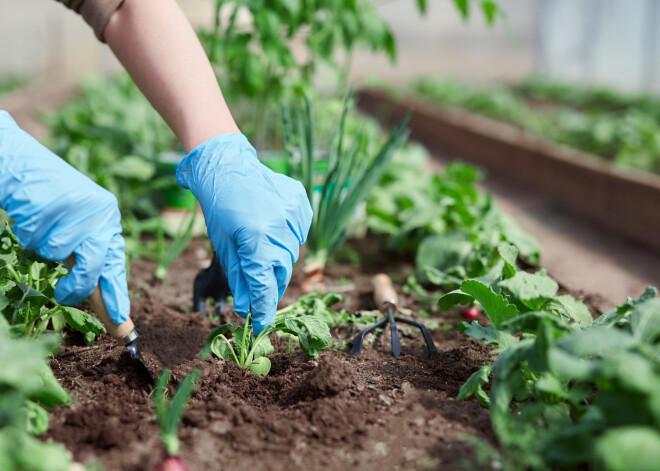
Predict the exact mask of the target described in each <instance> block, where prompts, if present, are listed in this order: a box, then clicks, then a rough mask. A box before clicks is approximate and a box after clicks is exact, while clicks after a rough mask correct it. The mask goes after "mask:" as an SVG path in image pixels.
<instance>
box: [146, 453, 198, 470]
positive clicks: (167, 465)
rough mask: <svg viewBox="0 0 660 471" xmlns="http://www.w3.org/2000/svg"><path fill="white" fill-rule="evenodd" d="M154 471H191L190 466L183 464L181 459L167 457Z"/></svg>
mask: <svg viewBox="0 0 660 471" xmlns="http://www.w3.org/2000/svg"><path fill="white" fill-rule="evenodd" d="M154 471H190V470H189V469H188V466H186V465H185V464H183V461H181V458H179V457H177V456H167V457H166V458H165V459H164V460H163V461H161V462H160V463H158V464H157V465H156V467H155V468H154Z"/></svg>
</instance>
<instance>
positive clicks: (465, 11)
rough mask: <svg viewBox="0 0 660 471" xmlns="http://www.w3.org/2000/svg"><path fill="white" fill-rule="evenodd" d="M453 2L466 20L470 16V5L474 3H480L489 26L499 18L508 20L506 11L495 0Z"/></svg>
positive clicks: (459, 0) (460, 0) (461, 0)
mask: <svg viewBox="0 0 660 471" xmlns="http://www.w3.org/2000/svg"><path fill="white" fill-rule="evenodd" d="M453 2H454V5H455V6H456V9H457V10H458V12H459V13H460V15H461V17H462V18H463V20H465V21H467V20H468V19H469V18H470V5H471V4H472V3H477V4H479V7H480V9H481V13H482V14H483V16H484V20H486V24H487V25H488V26H493V25H494V24H495V21H496V20H497V19H498V18H499V19H500V20H503V21H506V13H505V12H504V10H502V8H500V6H499V5H498V4H497V2H494V1H493V0H453Z"/></svg>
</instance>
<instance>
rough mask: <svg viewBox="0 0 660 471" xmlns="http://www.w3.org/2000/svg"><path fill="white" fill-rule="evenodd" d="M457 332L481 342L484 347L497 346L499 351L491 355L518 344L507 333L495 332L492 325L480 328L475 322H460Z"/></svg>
mask: <svg viewBox="0 0 660 471" xmlns="http://www.w3.org/2000/svg"><path fill="white" fill-rule="evenodd" d="M458 330H459V332H461V333H462V334H466V335H469V336H470V337H472V338H474V339H477V340H483V341H484V343H485V344H486V345H497V346H498V347H499V349H498V351H497V352H493V353H500V352H502V351H504V350H506V349H507V348H509V347H512V346H513V345H515V344H516V343H518V339H516V338H515V337H513V336H512V335H511V334H509V333H508V332H503V331H500V330H497V329H496V328H495V326H494V325H493V324H491V325H489V326H488V327H482V326H480V325H479V323H478V322H477V321H472V322H471V323H469V324H468V323H467V322H461V323H460V324H458Z"/></svg>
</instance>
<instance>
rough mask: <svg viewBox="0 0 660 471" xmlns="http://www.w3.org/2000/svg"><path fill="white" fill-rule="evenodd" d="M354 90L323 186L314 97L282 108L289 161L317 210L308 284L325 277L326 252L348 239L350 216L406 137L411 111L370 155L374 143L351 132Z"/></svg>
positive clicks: (309, 249)
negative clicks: (349, 118)
mask: <svg viewBox="0 0 660 471" xmlns="http://www.w3.org/2000/svg"><path fill="white" fill-rule="evenodd" d="M351 103H352V100H351V97H350V95H349V96H348V97H347V98H346V101H345V103H344V109H343V112H342V117H341V119H340V121H339V124H338V126H337V130H336V131H335V135H334V137H333V141H332V144H331V145H330V149H329V156H328V170H327V171H326V172H325V174H324V175H323V176H322V178H321V179H322V182H321V185H320V188H319V191H316V190H315V187H317V186H319V185H317V182H316V179H317V178H318V176H316V175H314V171H313V170H314V168H315V162H316V157H315V151H316V149H315V135H314V128H315V125H314V117H313V113H312V109H311V104H310V101H309V99H308V98H307V97H305V102H304V106H296V107H293V108H292V109H291V110H289V109H287V108H286V107H283V109H282V115H283V121H284V135H285V142H286V147H287V150H288V151H289V153H290V156H291V163H292V164H293V167H294V168H297V169H298V171H297V173H298V175H296V176H297V177H299V178H300V179H301V181H302V183H303V186H304V187H305V191H306V192H307V197H308V198H309V202H310V204H311V205H312V208H313V209H314V219H313V220H312V227H311V228H310V231H309V236H308V238H307V246H306V247H307V253H306V255H305V273H306V274H307V276H308V279H309V281H310V283H308V284H309V285H310V286H309V287H310V288H312V289H313V288H314V286H313V284H314V283H319V284H320V283H321V282H322V280H323V269H324V267H325V265H326V262H327V261H328V257H329V256H330V255H331V254H332V252H333V251H334V250H336V249H337V247H338V246H339V245H340V244H341V243H342V242H343V241H344V240H345V238H346V232H347V228H348V224H349V221H350V219H351V217H352V216H353V214H354V213H355V211H356V208H357V207H358V206H359V205H360V204H362V203H363V202H364V201H365V199H366V197H367V195H368V194H369V192H370V191H371V189H372V188H373V187H374V186H375V185H376V184H377V183H378V182H379V181H380V179H381V177H382V176H383V174H384V173H385V170H386V169H387V166H388V164H389V162H390V159H391V157H392V154H393V153H394V151H395V150H396V149H398V148H399V147H400V146H401V145H402V144H403V143H404V142H405V141H406V139H407V138H408V134H409V131H408V130H407V129H406V124H407V123H408V120H409V118H410V115H409V114H408V115H406V117H405V118H404V119H403V120H402V121H401V123H399V125H398V126H397V127H396V128H395V129H394V130H393V131H392V132H391V133H390V135H389V137H388V138H387V140H386V141H385V143H384V144H383V145H382V146H381V147H380V149H379V150H378V151H377V152H376V153H375V154H372V152H371V150H372V148H375V147H376V145H375V143H374V142H370V140H371V139H370V135H369V134H367V133H364V132H356V133H351V132H350V131H349V130H348V129H347V127H346V118H347V116H348V113H349V111H350V109H351V107H352V105H351Z"/></svg>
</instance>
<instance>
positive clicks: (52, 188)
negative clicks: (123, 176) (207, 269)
mask: <svg viewBox="0 0 660 471" xmlns="http://www.w3.org/2000/svg"><path fill="white" fill-rule="evenodd" d="M0 207H2V208H3V209H5V210H6V211H7V214H8V216H9V217H11V218H13V219H14V221H15V224H14V227H13V231H14V233H15V234H16V236H17V237H18V240H19V242H20V243H21V245H23V246H25V247H29V248H31V249H34V250H35V251H36V252H37V253H38V254H39V255H41V256H42V257H45V258H47V259H50V260H57V261H61V260H64V259H66V258H67V257H68V256H69V255H71V253H75V255H76V265H75V266H74V267H73V269H72V270H71V273H70V274H69V276H67V277H65V278H62V279H60V280H59V282H58V283H57V286H56V287H55V299H56V300H57V302H59V303H62V304H75V303H77V302H80V301H82V300H83V299H84V298H85V297H87V296H88V295H89V294H90V293H91V292H92V291H93V290H94V288H95V287H96V284H97V283H100V285H101V292H102V293H103V300H104V301H105V305H106V307H107V308H108V313H109V314H110V318H111V319H112V320H113V321H114V322H116V323H117V324H122V323H123V322H125V321H126V319H127V318H128V315H129V311H130V303H129V300H128V288H127V285H126V267H125V258H124V239H123V238H122V236H121V235H120V234H121V224H120V214H119V209H118V208H117V198H115V196H114V195H113V194H112V193H110V192H109V191H107V190H104V189H103V188H101V187H100V186H98V185H97V184H96V183H94V182H93V181H92V180H90V179H89V178H87V177H86V176H85V175H83V174H82V173H80V172H78V171H77V170H76V169H74V168H73V167H72V166H71V165H69V164H67V163H66V162H65V161H64V160H62V159H61V158H59V157H58V156H57V155H55V154H53V153H52V152H51V151H49V150H48V149H46V148H45V147H44V146H42V145H41V144H39V142H37V140H36V139H34V138H33V137H32V136H30V135H29V134H27V133H26V132H25V131H23V130H22V129H20V128H19V127H18V125H17V124H16V122H14V120H13V119H12V118H11V116H9V113H7V112H6V111H0Z"/></svg>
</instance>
